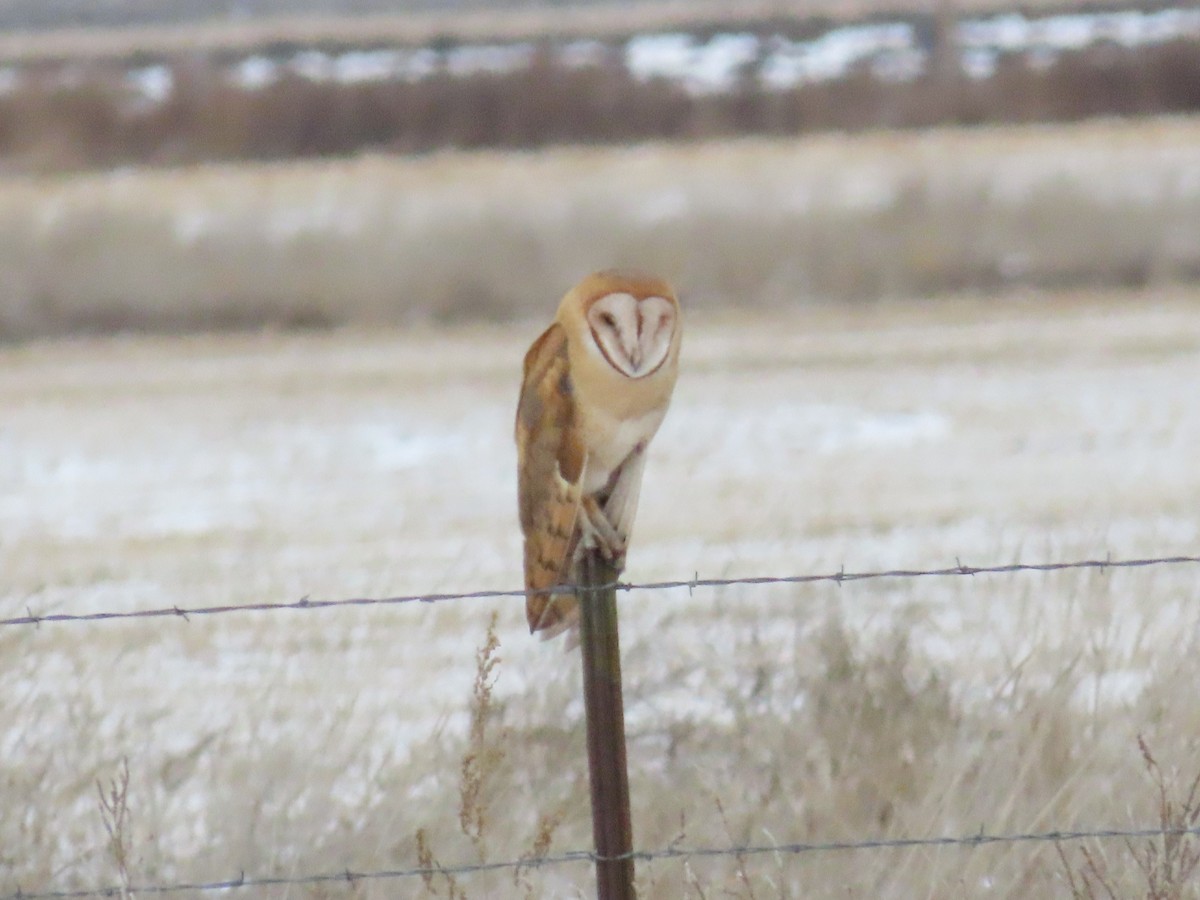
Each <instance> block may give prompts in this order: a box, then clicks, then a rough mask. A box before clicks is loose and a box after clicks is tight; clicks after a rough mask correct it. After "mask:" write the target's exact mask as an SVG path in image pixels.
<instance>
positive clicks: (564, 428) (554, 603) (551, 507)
mask: <svg viewBox="0 0 1200 900" xmlns="http://www.w3.org/2000/svg"><path fill="white" fill-rule="evenodd" d="M574 393H575V391H574V387H573V384H572V381H571V373H570V363H569V360H568V356H567V336H566V332H565V331H564V330H563V328H562V326H561V325H557V324H555V325H551V326H550V327H549V328H548V329H547V330H546V331H545V332H544V333H543V334H542V335H541V337H539V338H538V339H537V340H536V341H535V342H534V344H533V346H532V347H530V348H529V352H528V353H527V354H526V355H525V377H524V380H523V382H522V385H521V397H520V400H519V402H518V404H517V421H516V439H517V470H518V471H517V494H518V504H519V508H520V518H521V530H522V532H524V535H525V590H526V601H525V612H526V616H527V618H528V620H529V628H530V630H531V631H541V630H546V632H547V634H549V635H553V634H557V633H558V632H559V631H560V630H562V629H563V628H565V627H568V626H569V625H570V624H571V623H572V622H573V621H574V620H575V619H576V618H577V611H578V606H577V600H576V598H575V597H574V595H571V594H554V595H551V594H550V593H548V590H549V589H550V588H553V587H555V586H556V585H558V584H560V583H561V582H562V581H563V580H564V576H565V575H566V570H567V567H568V566H569V564H570V560H571V557H572V555H573V553H574V551H575V544H576V542H577V541H578V540H579V533H578V529H577V528H576V518H577V516H578V514H579V504H580V498H581V481H582V478H583V470H584V463H585V461H586V451H585V448H584V446H583V443H582V441H581V440H580V435H579V431H578V429H577V428H576V427H575V424H576V422H575V419H576V413H575V397H574Z"/></svg>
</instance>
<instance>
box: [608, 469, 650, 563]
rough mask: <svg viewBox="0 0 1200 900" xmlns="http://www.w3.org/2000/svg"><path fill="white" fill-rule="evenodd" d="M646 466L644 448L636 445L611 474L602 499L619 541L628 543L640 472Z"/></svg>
mask: <svg viewBox="0 0 1200 900" xmlns="http://www.w3.org/2000/svg"><path fill="white" fill-rule="evenodd" d="M645 468H646V450H645V448H644V447H638V448H637V449H636V450H634V451H633V452H632V453H630V454H629V456H627V457H626V458H625V462H623V463H621V465H620V467H619V468H618V469H617V471H616V472H615V473H614V474H613V479H612V482H611V486H610V488H609V491H608V496H607V497H606V498H605V499H604V502H603V509H604V515H605V517H606V518H607V519H608V521H609V522H611V523H612V526H613V530H615V531H616V532H617V536H618V537H620V539H621V543H622V544H623V545H625V546H628V545H629V533H630V532H631V531H632V530H633V517H634V516H635V515H636V514H637V505H638V495H639V494H640V493H641V490H642V472H643V471H644V470H645Z"/></svg>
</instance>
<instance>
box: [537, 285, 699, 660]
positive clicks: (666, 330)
mask: <svg viewBox="0 0 1200 900" xmlns="http://www.w3.org/2000/svg"><path fill="white" fill-rule="evenodd" d="M680 334H681V323H680V315H679V301H678V300H677V299H676V298H675V293H674V291H672V290H671V287H670V285H668V284H667V283H666V282H665V281H663V280H662V279H660V278H655V277H653V276H650V275H643V274H637V273H630V272H616V271H606V272H598V273H596V274H594V275H589V276H588V277H587V278H585V279H584V280H583V281H581V282H580V283H579V284H577V285H576V286H575V287H574V288H572V289H571V290H570V291H568V292H567V294H566V296H565V297H563V299H562V302H561V303H560V304H559V307H558V313H557V315H555V317H554V323H553V324H552V325H551V326H550V327H549V328H547V329H546V330H545V331H544V332H542V335H541V336H540V337H539V338H538V339H537V340H536V341H534V342H533V346H531V347H530V348H529V352H528V353H526V354H525V370H524V371H525V377H524V381H523V382H522V384H521V396H520V400H519V401H518V404H517V421H516V429H515V431H516V440H517V494H518V506H519V509H520V518H521V531H522V532H523V533H524V535H525V593H526V601H525V613H526V617H527V618H528V620H529V630H530V631H531V632H541V636H542V637H543V638H549V637H554V636H555V635H557V634H560V633H561V632H563V631H565V630H567V629H568V628H571V627H572V626H574V625H575V624H576V623H577V622H578V620H579V601H578V598H577V597H576V596H575V595H573V594H553V595H552V594H549V593H547V592H546V591H547V590H548V589H549V588H553V587H555V586H558V585H562V584H568V583H570V582H571V581H572V580H574V573H573V570H574V568H575V566H574V564H575V563H576V562H577V561H578V560H579V559H580V557H581V556H582V555H583V553H584V552H585V551H588V550H591V549H593V548H594V549H595V550H596V551H597V552H599V553H600V554H601V555H603V557H604V558H605V559H606V560H608V561H609V562H611V563H612V564H613V565H614V567H615V568H616V569H617V571H621V570H622V569H624V563H625V550H626V547H627V546H628V543H629V533H630V529H631V528H632V526H633V516H634V513H635V512H636V510H637V501H638V493H639V491H640V490H641V484H642V470H643V468H644V466H645V462H646V445H647V444H648V443H649V442H650V439H651V438H652V437H654V433H655V432H656V431H658V426H659V424H660V423H661V422H662V420H663V416H664V415H665V414H666V411H667V404H668V403H669V402H670V400H671V391H672V389H673V388H674V387H675V376H676V373H677V370H678V362H679V342H680Z"/></svg>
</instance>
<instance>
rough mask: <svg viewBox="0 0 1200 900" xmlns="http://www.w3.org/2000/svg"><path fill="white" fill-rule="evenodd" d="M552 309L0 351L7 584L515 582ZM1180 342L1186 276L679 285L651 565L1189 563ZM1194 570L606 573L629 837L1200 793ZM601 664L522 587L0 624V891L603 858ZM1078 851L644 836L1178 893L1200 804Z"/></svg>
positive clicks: (380, 587)
mask: <svg viewBox="0 0 1200 900" xmlns="http://www.w3.org/2000/svg"><path fill="white" fill-rule="evenodd" d="M534 330H535V329H534V328H533V327H528V328H524V327H523V328H514V327H505V328H498V327H496V328H487V329H482V328H478V327H476V328H473V329H461V328H459V329H453V330H446V331H437V330H417V331H415V332H387V331H376V332H373V333H369V334H368V333H361V332H341V333H333V334H324V333H321V334H294V335H287V336H279V335H260V336H230V337H225V338H219V337H204V338H187V339H167V338H158V339H129V338H125V339H109V340H90V341H74V342H59V343H29V344H26V345H23V346H14V347H9V348H6V349H4V350H3V351H0V422H2V423H3V424H2V425H0V535H3V538H2V542H0V555H2V569H3V571H4V573H5V578H4V582H3V586H2V587H0V614H2V615H15V614H20V613H22V612H23V611H24V610H25V608H26V607H29V608H31V609H33V610H34V611H51V610H61V611H81V610H86V609H100V608H133V607H154V606H170V605H172V604H179V605H182V606H191V605H197V604H208V603H225V602H249V601H254V600H274V599H295V598H297V597H299V596H302V595H305V594H309V595H311V596H313V597H344V596H360V595H375V596H380V595H388V594H395V593H406V592H412V591H425V590H438V589H471V588H477V587H486V586H494V587H508V586H511V585H514V584H516V583H517V582H518V580H519V577H518V572H517V566H518V561H519V552H518V547H517V543H516V536H515V534H514V532H515V524H514V519H515V512H514V510H513V499H512V497H513V480H514V479H513V473H512V466H513V459H512V456H513V453H512V448H511V444H510V440H509V429H510V427H511V416H512V404H513V402H514V397H513V393H514V390H515V379H516V372H517V368H518V367H519V359H520V353H521V350H522V349H523V348H524V345H525V344H526V343H527V342H528V339H529V338H530V336H531V335H532V333H533V331H534ZM1198 359H1200V318H1198V317H1197V314H1196V309H1195V304H1194V299H1193V298H1191V297H1188V296H1175V297H1172V296H1168V295H1164V294H1161V293H1143V294H1137V295H1122V296H1113V297H1110V298H1108V300H1107V301H1103V300H1099V299H1097V298H1094V297H1088V296H1084V295H1056V296H1047V295H1042V296H1037V297H1033V298H1027V299H1024V300H1022V299H1013V298H1010V299H1008V300H998V299H994V300H992V301H990V302H988V303H982V302H979V301H973V300H970V299H969V298H968V299H961V300H956V301H947V302H944V303H942V304H938V305H936V306H931V305H898V304H885V305H881V306H874V307H870V308H864V307H860V308H857V309H818V310H809V311H807V312H796V311H793V312H791V313H788V314H786V315H784V314H774V315H765V314H763V315H759V316H756V317H747V316H745V314H739V315H733V314H731V313H722V314H720V315H716V314H712V313H710V314H708V315H704V314H701V313H697V312H695V311H693V312H692V314H691V316H690V318H689V333H688V337H687V342H686V347H685V370H684V376H683V378H682V379H681V382H680V385H679V389H678V395H677V398H676V403H675V406H674V408H673V410H672V413H671V415H670V416H669V417H668V419H667V422H666V424H665V425H664V430H663V432H662V434H661V435H660V437H659V439H658V440H657V441H656V445H655V449H654V455H653V458H652V462H651V464H650V468H649V470H648V478H647V484H646V491H645V496H644V497H643V500H642V509H641V513H640V519H639V526H638V528H639V530H638V534H637V537H636V539H635V542H634V547H633V551H632V553H631V558H630V565H631V569H630V572H629V576H630V578H631V579H634V580H638V581H642V580H651V579H655V578H663V577H678V576H687V575H689V574H690V573H692V572H694V571H699V572H700V574H701V575H724V574H728V575H743V574H754V573H761V572H772V573H792V572H813V571H818V572H819V571H826V572H828V571H836V570H837V569H838V568H839V567H840V566H842V565H845V566H846V567H847V569H851V570H854V569H870V568H878V567H887V566H891V565H901V564H911V565H918V566H920V565H941V564H946V563H949V562H952V560H953V559H954V558H955V557H961V558H962V559H963V561H964V562H967V563H971V564H980V563H985V562H1002V561H1007V560H1014V559H1020V560H1024V561H1038V560H1044V559H1050V558H1059V559H1062V558H1076V557H1095V556H1100V557H1103V555H1104V554H1105V553H1106V552H1112V553H1113V555H1114V556H1116V557H1130V556H1139V555H1148V554H1158V553H1166V554H1169V553H1194V552H1195V546H1196V541H1197V539H1198V536H1200V524H1198V523H1197V520H1196V512H1195V511H1196V509H1197V508H1200V471H1198V470H1197V468H1196V466H1195V447H1196V445H1197V440H1200V416H1198V415H1197V406H1196V404H1195V402H1194V399H1193V398H1194V392H1193V390H1192V387H1193V384H1194V378H1195V372H1196V364H1197V360H1198ZM1198 599H1200V597H1198V595H1197V588H1196V578H1195V569H1194V568H1191V567H1164V568H1158V569H1146V570H1137V571H1133V570H1130V571H1109V572H1087V573H1078V572H1074V573H1069V572H1068V573H1051V574H1046V575H1026V576H1016V577H1011V578H1010V577H990V578H985V577H982V576H980V577H976V578H972V579H966V578H960V579H953V580H922V581H896V582H868V583H860V584H845V585H843V586H841V587H837V586H836V585H814V586H808V587H804V588H788V587H775V588H748V587H747V588H728V589H725V590H720V591H704V590H698V591H696V592H695V594H694V595H692V596H689V594H688V592H686V591H674V592H661V593H657V594H640V595H627V596H626V595H623V596H622V598H621V601H620V602H621V613H622V632H623V643H624V645H625V648H626V659H625V664H624V669H625V677H626V702H627V723H628V730H629V760H630V776H631V793H632V796H633V802H634V806H635V808H634V831H635V840H636V843H637V845H638V846H639V847H644V848H660V847H665V846H670V845H676V846H728V845H730V844H740V843H743V842H744V843H747V844H762V843H773V842H789V841H829V840H840V839H860V838H873V837H899V836H935V835H947V834H948V835H963V834H974V833H978V832H980V831H984V832H988V833H1003V832H1024V831H1050V830H1057V829H1064V830H1065V829H1075V828H1090V827H1114V828H1122V827H1129V826H1137V827H1140V826H1146V825H1154V824H1158V823H1160V822H1165V823H1186V822H1193V821H1194V819H1195V809H1196V802H1195V778H1196V776H1197V774H1198V773H1200V745H1198V743H1197V735H1200V713H1198V712H1197V707H1196V704H1195V702H1194V691H1191V690H1190V689H1187V686H1190V685H1194V684H1196V683H1197V679H1200V646H1197V640H1198V636H1200V606H1198V605H1197V600H1198ZM578 669H579V663H578V659H577V657H575V656H568V655H565V654H563V652H562V647H561V645H559V644H549V645H547V644H541V643H539V642H537V641H535V640H532V639H530V638H529V637H528V635H527V633H526V631H525V628H524V626H523V624H522V611H521V609H520V603H519V602H515V603H514V602H498V603H494V604H489V603H486V602H479V603H454V604H441V605H434V606H431V607H421V608H416V607H405V608H396V609H379V610H374V611H354V610H342V611H339V612H336V613H334V612H305V613H294V614H293V613H288V614H283V613H275V614H243V615H229V616H221V617H212V618H205V619H201V618H193V619H192V620H191V621H180V620H174V619H172V620H159V621H150V622H129V623H124V624H119V623H111V624H107V625H90V626H85V625H77V626H67V625H61V626H51V625H43V626H42V627H40V628H2V629H0V808H3V809H4V810H5V811H6V814H5V815H4V816H0V893H4V892H8V893H11V892H15V891H16V890H17V889H18V888H20V889H22V890H25V891H33V890H39V889H67V888H76V887H90V886H94V885H98V884H102V885H113V886H123V885H124V884H126V879H128V882H127V883H128V884H130V885H133V886H137V885H138V884H145V883H148V882H174V881H179V880H182V881H192V880H209V879H214V878H226V877H235V878H236V876H237V874H238V873H239V872H242V871H244V872H245V873H246V874H247V875H278V876H285V877H286V876H303V875H308V874H312V873H322V872H329V873H336V872H341V871H344V870H346V869H349V870H351V871H369V870H373V869H379V868H403V867H408V866H413V865H417V864H424V865H434V864H436V863H440V864H443V865H453V864H457V863H461V862H472V861H479V860H491V861H496V860H504V859H515V858H520V857H525V856H539V855H542V854H545V853H560V852H563V851H566V850H574V849H581V848H586V847H587V846H589V843H590V828H591V825H590V817H589V814H588V811H587V800H586V798H587V788H586V780H585V779H586V766H585V764H584V761H583V752H584V750H583V746H584V745H583V735H582V731H581V719H582V711H581V703H580V697H579V674H578ZM1139 740H1140V741H1141V743H1140V744H1139ZM125 760H127V761H128V762H127V765H128V770H127V771H128V777H127V778H126V776H125V774H124V772H125V769H124V765H125V762H124V761H125ZM97 782H99V784H100V785H101V788H102V792H101V797H99V798H98V796H97ZM1062 851H1063V855H1062V856H1060V854H1059V853H1058V852H1057V850H1056V848H1055V847H1054V845H1053V844H1014V845H989V846H983V847H978V848H973V849H972V848H940V849H938V848H928V849H909V850H878V851H859V852H842V853H822V854H806V855H799V856H789V855H779V856H774V855H769V854H768V855H757V856H751V855H744V856H742V857H740V858H739V857H727V858H716V859H691V860H687V861H679V860H675V861H660V862H654V863H645V864H641V865H639V868H638V872H639V879H640V882H641V888H642V895H643V896H647V897H664V898H670V897H700V896H706V897H716V896H722V895H726V894H728V895H732V896H738V897H760V898H761V897H779V896H782V897H806V898H807V897H817V898H823V897H845V896H851V897H863V898H867V897H872V898H874V897H885V898H887V897H896V898H907V897H913V896H928V897H947V898H949V897H963V896H967V897H976V896H978V897H1031V896H1032V897H1043V896H1059V895H1062V896H1069V895H1070V894H1071V892H1073V891H1082V892H1084V893H1083V896H1088V894H1087V893H1086V892H1087V891H1088V890H1089V889H1090V890H1093V892H1095V894H1096V896H1098V897H1106V896H1108V895H1107V894H1105V893H1104V888H1103V887H1102V885H1104V884H1107V885H1110V886H1111V890H1112V891H1113V892H1114V893H1115V894H1116V896H1119V897H1146V898H1153V900H1158V898H1159V897H1175V896H1179V897H1195V896H1196V895H1197V890H1196V882H1195V869H1194V868H1192V865H1193V863H1192V861H1193V860H1194V859H1195V851H1196V848H1195V841H1194V840H1192V839H1180V840H1173V839H1170V838H1165V839H1161V840H1158V839H1156V840H1154V841H1150V842H1146V841H1134V842H1132V843H1131V844H1129V845H1126V844H1124V843H1122V842H1121V841H1103V842H1100V841H1096V842H1089V843H1086V844H1076V843H1068V844H1064V845H1063V847H1062ZM590 883H591V873H590V871H589V868H588V866H586V865H583V864H580V865H568V866H561V867H555V868H546V869H531V868H524V869H522V870H520V871H519V872H517V873H513V872H511V871H509V872H501V873H487V874H481V875H455V876H452V877H446V876H441V875H431V876H430V877H429V878H428V879H427V880H425V881H424V882H422V880H421V879H419V878H418V879H413V880H412V881H406V882H398V881H363V880H359V881H356V882H354V883H353V884H346V883H336V884H331V885H324V886H312V887H305V888H300V887H293V888H290V889H288V888H284V887H279V888H271V889H262V890H258V891H255V892H254V895H255V896H264V897H278V898H283V897H288V898H296V897H314V898H315V897H356V898H384V897H395V896H422V895H424V896H441V897H448V896H455V897H461V896H464V895H465V896H467V897H489V896H528V897H549V896H553V897H569V896H576V895H578V894H580V893H583V894H585V895H586V894H587V893H588V891H589V890H590ZM1089 886H1090V887H1089ZM1176 888H1178V890H1177V891H1176V893H1174V894H1172V893H1170V891H1171V890H1176ZM1156 891H1157V892H1158V893H1155V892H1156ZM1163 891H1167V892H1166V893H1163Z"/></svg>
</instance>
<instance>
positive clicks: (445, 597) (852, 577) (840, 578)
mask: <svg viewBox="0 0 1200 900" xmlns="http://www.w3.org/2000/svg"><path fill="white" fill-rule="evenodd" d="M1197 563H1200V556H1160V557H1148V558H1142V559H1111V558H1105V559H1081V560H1075V561H1072V562H1046V563H1008V564H1005V565H996V566H969V565H965V564H963V563H962V562H961V561H957V560H956V561H955V564H954V565H953V566H946V567H943V568H938V569H883V570H878V571H865V572H847V571H845V570H844V569H842V570H839V571H837V572H830V573H825V574H817V575H759V576H751V577H746V578H700V577H699V575H697V576H696V577H694V578H690V579H687V580H680V581H651V582H645V583H642V584H627V583H624V582H617V583H616V584H615V587H616V589H617V590H618V591H623V592H631V591H651V590H653V591H667V590H682V589H684V588H686V589H687V590H688V592H689V593H690V592H692V591H694V590H696V589H697V588H720V587H732V586H734V585H783V584H815V583H821V582H827V583H833V584H839V585H840V584H846V583H850V582H856V581H870V580H875V579H892V578H946V577H953V576H975V575H1002V574H1010V573H1014V572H1061V571H1068V570H1074V569H1097V570H1100V571H1107V570H1110V569H1139V568H1146V567H1149V566H1168V565H1189V564H1191V565H1194V564H1197ZM610 586H613V585H605V587H610ZM577 590H579V588H577V587H576V586H574V585H562V586H561V587H557V588H554V589H552V590H550V591H549V593H553V594H557V593H574V592H575V591H577ZM524 596H525V591H524V590H520V589H518V590H494V591H492V590H483V591H467V592H463V593H431V594H410V595H407V596H399V597H352V598H349V599H344V600H313V599H311V598H309V597H302V598H301V599H299V600H295V601H292V602H263V603H236V604H226V605H220V606H191V607H186V606H165V607H159V608H157V609H137V610H125V611H109V612H90V613H44V614H38V613H35V612H33V611H32V610H26V614H25V615H23V616H12V617H9V618H4V619H0V626H21V625H35V626H36V625H43V624H53V623H64V622H77V623H78V622H104V621H113V620H120V619H162V618H174V619H183V620H185V621H187V620H189V619H191V618H192V617H193V616H196V617H200V616H215V615H224V614H225V613H246V612H279V611H282V610H302V611H311V610H319V609H342V608H346V607H355V606H358V607H382V606H401V605H404V604H434V603H445V602H448V601H451V600H490V599H501V598H505V597H524ZM0 900H3V898H0Z"/></svg>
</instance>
